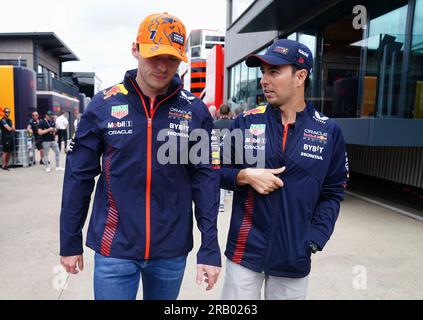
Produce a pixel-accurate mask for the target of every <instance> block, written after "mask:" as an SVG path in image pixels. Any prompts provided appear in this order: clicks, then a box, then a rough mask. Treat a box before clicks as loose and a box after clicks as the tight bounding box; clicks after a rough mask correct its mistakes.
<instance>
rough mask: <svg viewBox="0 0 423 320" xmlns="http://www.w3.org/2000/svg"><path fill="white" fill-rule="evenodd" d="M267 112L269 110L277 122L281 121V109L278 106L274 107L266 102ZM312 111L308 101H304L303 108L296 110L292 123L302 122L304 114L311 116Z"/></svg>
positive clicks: (312, 108)
mask: <svg viewBox="0 0 423 320" xmlns="http://www.w3.org/2000/svg"><path fill="white" fill-rule="evenodd" d="M267 112H270V113H271V114H272V116H273V117H274V119H275V120H276V121H277V122H280V121H281V111H280V109H279V108H275V107H272V106H271V105H270V104H267ZM313 112H314V107H313V105H312V104H311V103H310V102H307V101H306V106H305V108H304V110H303V111H300V112H297V116H296V119H295V123H294V125H295V124H299V123H302V122H304V120H305V118H306V116H308V117H313Z"/></svg>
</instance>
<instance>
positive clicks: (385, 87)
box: [361, 5, 408, 117]
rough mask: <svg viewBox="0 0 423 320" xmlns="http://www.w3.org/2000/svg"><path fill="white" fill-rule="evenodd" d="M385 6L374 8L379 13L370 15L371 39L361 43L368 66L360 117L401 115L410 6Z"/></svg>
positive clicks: (363, 86)
mask: <svg viewBox="0 0 423 320" xmlns="http://www.w3.org/2000/svg"><path fill="white" fill-rule="evenodd" d="M376 9H379V10H376ZM382 9H383V8H382V6H381V7H378V8H374V10H373V11H374V12H377V15H375V16H372V17H371V20H370V23H369V33H368V38H366V39H365V40H364V41H363V42H362V48H363V50H364V51H365V52H366V66H365V74H364V79H363V82H362V92H363V93H362V96H363V101H362V108H361V116H375V117H399V116H401V115H400V88H401V77H402V63H403V53H404V42H405V28H406V20H407V9H408V5H404V6H401V7H399V8H397V9H394V10H391V11H389V12H384V11H383V10H382Z"/></svg>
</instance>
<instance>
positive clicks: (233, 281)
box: [221, 259, 309, 300]
mask: <svg viewBox="0 0 423 320" xmlns="http://www.w3.org/2000/svg"><path fill="white" fill-rule="evenodd" d="M308 278H309V276H306V277H304V278H284V277H274V276H268V275H265V274H264V273H258V272H254V271H252V270H250V269H247V268H245V267H243V266H241V265H239V264H237V263H234V262H232V261H230V260H229V259H226V273H225V282H224V284H223V289H222V296H221V299H222V300H261V289H262V287H263V282H264V299H265V300H304V299H305V298H306V293H307V285H308Z"/></svg>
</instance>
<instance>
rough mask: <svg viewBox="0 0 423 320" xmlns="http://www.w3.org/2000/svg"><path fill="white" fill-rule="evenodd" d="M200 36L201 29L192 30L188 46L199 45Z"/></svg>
mask: <svg viewBox="0 0 423 320" xmlns="http://www.w3.org/2000/svg"><path fill="white" fill-rule="evenodd" d="M201 36H202V32H201V30H194V31H192V32H191V33H190V36H189V42H190V46H191V47H194V46H201Z"/></svg>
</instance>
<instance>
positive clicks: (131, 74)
mask: <svg viewBox="0 0 423 320" xmlns="http://www.w3.org/2000/svg"><path fill="white" fill-rule="evenodd" d="M136 77H137V69H132V70H128V71H126V73H125V77H124V80H123V83H124V86H125V88H126V89H127V90H128V91H129V92H131V93H134V94H136V90H135V88H134V86H133V85H132V83H134V85H135V86H137V88H138V89H139V90H140V92H141V93H142V94H143V96H144V98H146V99H147V98H148V97H147V96H146V95H145V94H144V92H142V90H141V88H140V87H139V86H138V84H137V81H136ZM131 80H132V81H131ZM181 88H182V81H181V78H180V77H179V75H178V74H175V76H174V77H173V79H172V81H171V83H170V85H169V88H168V90H167V92H166V93H165V94H163V95H159V96H157V100H162V99H164V98H166V97H167V96H169V95H171V94H172V93H173V92H175V91H176V90H178V89H179V90H180V89H181Z"/></svg>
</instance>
